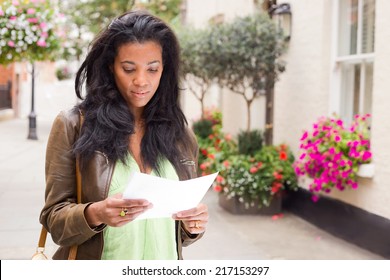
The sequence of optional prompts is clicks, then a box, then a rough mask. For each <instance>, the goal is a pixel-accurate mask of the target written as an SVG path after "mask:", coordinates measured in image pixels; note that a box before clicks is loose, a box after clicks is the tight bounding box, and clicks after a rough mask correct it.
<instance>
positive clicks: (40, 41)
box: [37, 39, 47, 47]
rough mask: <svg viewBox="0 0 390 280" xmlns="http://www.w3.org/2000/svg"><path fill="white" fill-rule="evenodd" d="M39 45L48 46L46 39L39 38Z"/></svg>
mask: <svg viewBox="0 0 390 280" xmlns="http://www.w3.org/2000/svg"><path fill="white" fill-rule="evenodd" d="M37 46H38V47H46V46H47V44H46V41H45V40H41V39H39V40H38V42H37Z"/></svg>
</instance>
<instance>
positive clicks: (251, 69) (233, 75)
mask: <svg viewBox="0 0 390 280" xmlns="http://www.w3.org/2000/svg"><path fill="white" fill-rule="evenodd" d="M211 34H212V38H214V39H213V42H214V45H212V48H211V49H212V50H214V60H213V63H216V64H217V65H219V66H220V67H219V68H218V70H219V72H218V73H216V75H215V76H216V77H217V78H218V83H219V84H220V85H221V86H223V87H226V88H228V89H229V90H231V91H232V92H234V93H236V94H239V95H241V96H242V97H243V98H244V99H245V102H246V105H247V125H246V131H247V132H249V131H250V129H251V105H252V103H253V101H254V100H255V99H256V98H258V97H259V96H261V95H266V94H269V93H270V91H271V90H273V86H274V82H275V81H276V80H277V77H278V75H279V74H280V73H281V72H283V71H284V70H285V65H284V63H283V62H282V61H281V60H280V56H281V55H282V54H283V52H284V50H285V43H284V40H283V35H282V33H281V32H280V31H278V29H277V28H276V26H275V24H274V23H273V22H272V20H271V19H270V18H269V17H268V16H267V15H266V14H254V15H252V16H247V17H242V18H237V19H236V20H234V21H233V22H231V23H229V24H224V25H220V26H215V27H213V28H212V31H211ZM266 106H267V104H266ZM266 144H271V143H266Z"/></svg>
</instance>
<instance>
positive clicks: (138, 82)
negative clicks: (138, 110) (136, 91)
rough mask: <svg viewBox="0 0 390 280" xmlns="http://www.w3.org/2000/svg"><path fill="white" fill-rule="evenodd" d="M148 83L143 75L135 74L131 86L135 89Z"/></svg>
mask: <svg viewBox="0 0 390 280" xmlns="http://www.w3.org/2000/svg"><path fill="white" fill-rule="evenodd" d="M147 83H148V81H147V78H146V75H145V74H144V73H137V75H136V76H135V77H134V79H133V84H134V85H135V86H137V87H143V86H146V85H147Z"/></svg>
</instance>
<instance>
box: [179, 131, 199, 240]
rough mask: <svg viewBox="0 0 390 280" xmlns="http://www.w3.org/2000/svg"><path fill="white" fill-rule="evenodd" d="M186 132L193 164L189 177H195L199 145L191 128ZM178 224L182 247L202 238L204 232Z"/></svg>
mask: <svg viewBox="0 0 390 280" xmlns="http://www.w3.org/2000/svg"><path fill="white" fill-rule="evenodd" d="M187 133H188V134H189V136H190V138H191V146H192V149H191V158H192V159H193V165H194V166H193V167H192V168H191V169H192V176H191V177H192V178H195V177H197V173H198V172H197V171H198V170H197V168H198V157H199V146H198V142H197V140H196V136H195V134H194V133H193V131H192V130H191V129H187ZM180 226H181V241H182V246H183V247H186V246H188V245H190V244H192V243H194V242H195V241H197V240H199V239H200V238H202V236H203V234H204V232H203V233H200V234H191V233H189V232H188V231H186V230H185V229H184V225H183V223H180Z"/></svg>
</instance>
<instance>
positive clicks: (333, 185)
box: [294, 114, 372, 201]
mask: <svg viewBox="0 0 390 280" xmlns="http://www.w3.org/2000/svg"><path fill="white" fill-rule="evenodd" d="M369 117H370V115H369V114H367V115H363V116H361V115H356V116H355V118H354V121H353V122H352V124H351V125H350V126H348V127H346V126H345V125H344V122H343V121H342V120H341V119H340V118H338V117H336V116H334V117H321V118H319V119H318V121H317V122H316V123H314V124H313V129H312V130H311V131H305V132H304V133H303V135H302V137H301V139H300V142H301V144H300V148H301V153H300V156H299V159H298V161H297V162H295V164H294V165H295V172H296V174H297V175H298V176H307V177H309V178H312V179H313V181H312V182H311V183H310V185H309V190H310V191H311V192H312V194H313V195H312V200H313V201H317V200H318V199H319V193H330V192H331V191H332V190H334V189H336V190H340V191H343V190H345V189H347V188H348V189H357V188H358V182H357V173H358V170H359V166H360V165H362V164H366V163H370V162H371V159H372V153H371V150H370V138H369V129H368V123H367V121H368V118H369Z"/></svg>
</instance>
